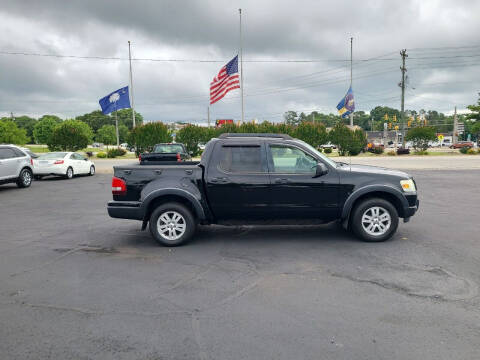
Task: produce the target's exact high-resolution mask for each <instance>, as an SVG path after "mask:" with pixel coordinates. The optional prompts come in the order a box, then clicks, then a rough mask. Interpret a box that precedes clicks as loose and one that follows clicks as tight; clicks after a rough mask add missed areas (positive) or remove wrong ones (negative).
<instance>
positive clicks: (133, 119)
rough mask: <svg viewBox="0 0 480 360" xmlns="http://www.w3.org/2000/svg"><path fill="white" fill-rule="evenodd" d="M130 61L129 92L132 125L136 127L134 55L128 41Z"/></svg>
mask: <svg viewBox="0 0 480 360" xmlns="http://www.w3.org/2000/svg"><path fill="white" fill-rule="evenodd" d="M128 61H129V63H130V88H129V89H128V92H129V94H130V100H131V101H130V104H131V105H132V124H133V127H135V105H134V103H133V78H132V53H131V51H130V40H128Z"/></svg>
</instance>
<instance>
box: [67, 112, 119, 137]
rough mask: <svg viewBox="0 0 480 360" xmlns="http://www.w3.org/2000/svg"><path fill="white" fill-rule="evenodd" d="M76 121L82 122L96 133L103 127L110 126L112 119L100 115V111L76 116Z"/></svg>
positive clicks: (102, 114)
mask: <svg viewBox="0 0 480 360" xmlns="http://www.w3.org/2000/svg"><path fill="white" fill-rule="evenodd" d="M75 119H76V120H80V121H83V122H84V123H86V124H87V125H88V126H90V128H91V129H92V130H93V131H94V132H95V133H96V132H97V131H98V129H100V128H101V127H102V126H103V125H112V124H113V121H114V120H113V119H112V118H111V117H110V116H108V115H105V114H104V113H102V112H101V111H100V110H95V111H92V112H90V113H88V114H83V115H80V116H77V117H76V118H75Z"/></svg>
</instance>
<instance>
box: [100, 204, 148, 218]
mask: <svg viewBox="0 0 480 360" xmlns="http://www.w3.org/2000/svg"><path fill="white" fill-rule="evenodd" d="M107 211H108V215H110V217H112V218H117V219H132V220H143V215H144V211H143V208H142V203H141V202H139V201H109V202H108V204H107Z"/></svg>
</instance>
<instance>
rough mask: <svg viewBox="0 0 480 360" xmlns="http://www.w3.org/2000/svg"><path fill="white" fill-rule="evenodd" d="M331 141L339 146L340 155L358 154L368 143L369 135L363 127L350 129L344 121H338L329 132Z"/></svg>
mask: <svg viewBox="0 0 480 360" xmlns="http://www.w3.org/2000/svg"><path fill="white" fill-rule="evenodd" d="M328 135H329V137H330V141H331V142H332V143H333V144H335V145H337V146H338V152H339V154H340V156H345V155H347V154H348V155H352V156H355V155H358V154H359V153H360V152H361V151H362V150H363V149H364V148H365V146H366V145H367V136H366V134H365V132H364V131H363V130H361V129H357V130H353V131H352V130H350V129H349V128H348V127H347V126H345V125H344V124H343V123H338V124H337V125H335V126H334V127H333V129H332V130H331V131H330V133H329V134H328Z"/></svg>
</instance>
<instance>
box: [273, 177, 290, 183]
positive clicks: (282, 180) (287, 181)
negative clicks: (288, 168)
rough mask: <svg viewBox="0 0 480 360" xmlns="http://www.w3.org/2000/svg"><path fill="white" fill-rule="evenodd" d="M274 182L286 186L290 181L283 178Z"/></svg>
mask: <svg viewBox="0 0 480 360" xmlns="http://www.w3.org/2000/svg"><path fill="white" fill-rule="evenodd" d="M274 182H275V184H288V183H289V182H290V180H288V179H285V178H283V179H280V178H276V179H275V180H274Z"/></svg>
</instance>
